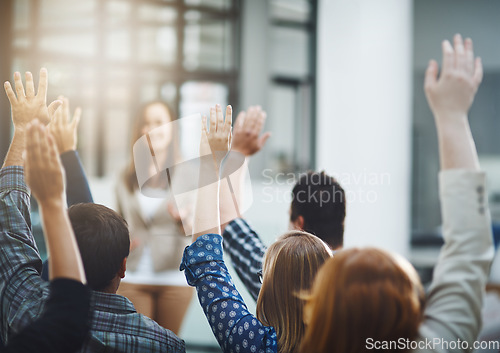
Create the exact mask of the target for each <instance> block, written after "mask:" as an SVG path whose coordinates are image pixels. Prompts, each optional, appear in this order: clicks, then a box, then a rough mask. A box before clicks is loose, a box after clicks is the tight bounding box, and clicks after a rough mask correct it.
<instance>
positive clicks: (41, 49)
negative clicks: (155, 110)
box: [11, 0, 240, 176]
mask: <svg viewBox="0 0 500 353" xmlns="http://www.w3.org/2000/svg"><path fill="white" fill-rule="evenodd" d="M239 9H240V1H239V0H135V1H134V0H86V1H77V0H16V1H13V11H14V17H13V18H14V20H13V38H12V46H13V48H12V50H13V51H12V54H13V55H12V56H13V57H12V70H11V71H21V72H24V71H28V70H29V71H33V72H34V73H35V76H37V75H36V72H37V71H38V69H39V68H40V67H42V66H45V67H47V69H48V70H49V100H53V99H55V98H56V97H57V96H58V95H59V94H63V95H65V96H67V97H68V98H69V99H70V103H71V105H72V107H73V108H74V107H76V106H81V107H82V109H83V115H82V120H81V123H80V129H79V151H80V155H81V158H82V160H83V163H84V165H85V168H86V170H87V173H88V174H89V175H91V176H106V175H111V174H114V173H116V171H117V170H120V169H121V168H122V167H123V165H124V164H125V163H126V160H127V158H128V155H129V149H130V146H129V144H130V141H129V128H130V125H131V121H132V119H133V118H134V114H135V112H136V110H137V109H138V107H139V106H140V104H141V103H143V102H146V101H149V100H154V99H163V100H164V101H166V102H167V103H168V104H169V105H170V107H171V109H172V111H173V113H174V115H176V116H179V117H181V116H183V114H186V113H187V112H186V110H188V109H192V105H191V104H192V103H193V102H195V101H196V103H197V104H196V109H198V112H201V111H204V110H207V109H208V107H209V105H213V104H215V103H218V102H220V103H224V104H226V103H227V102H231V103H232V104H233V105H235V104H237V95H236V89H235V88H236V85H237V79H238V69H239V68H238V65H239V51H240V50H239V38H238V36H239V15H240V14H239ZM211 88H215V91H214V92H215V93H214V94H206V93H204V92H208V91H210V89H211ZM188 107H189V108H188Z"/></svg>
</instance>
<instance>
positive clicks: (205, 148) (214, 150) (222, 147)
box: [200, 104, 233, 169]
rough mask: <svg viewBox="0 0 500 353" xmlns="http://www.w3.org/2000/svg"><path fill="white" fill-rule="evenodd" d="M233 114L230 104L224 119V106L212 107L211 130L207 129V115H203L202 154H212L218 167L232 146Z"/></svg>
mask: <svg viewBox="0 0 500 353" xmlns="http://www.w3.org/2000/svg"><path fill="white" fill-rule="evenodd" d="M232 116H233V109H232V108H231V106H230V105H228V106H227V107H226V120H224V116H223V114H222V108H221V106H220V105H219V104H217V106H216V107H215V108H210V130H207V117H206V116H205V115H203V116H202V119H201V125H202V132H201V141H200V156H204V155H208V154H212V157H213V158H214V162H215V164H216V167H217V169H218V168H219V167H220V164H221V162H222V160H223V159H224V157H225V156H226V153H227V152H228V151H229V149H230V148H231V130H232V129H231V124H232V122H233V118H232Z"/></svg>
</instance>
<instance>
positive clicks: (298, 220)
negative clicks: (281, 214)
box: [292, 215, 304, 230]
mask: <svg viewBox="0 0 500 353" xmlns="http://www.w3.org/2000/svg"><path fill="white" fill-rule="evenodd" d="M292 223H293V226H294V227H295V229H299V230H304V217H302V215H298V216H297V218H296V219H295V221H293V222H292Z"/></svg>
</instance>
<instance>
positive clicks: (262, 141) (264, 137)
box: [259, 132, 271, 148]
mask: <svg viewBox="0 0 500 353" xmlns="http://www.w3.org/2000/svg"><path fill="white" fill-rule="evenodd" d="M270 137H271V133H270V132H266V133H265V134H264V135H262V136H261V137H260V138H259V146H260V147H261V148H262V147H263V146H264V145H265V144H266V141H267V140H268V139H269V138H270Z"/></svg>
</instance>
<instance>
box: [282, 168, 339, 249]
mask: <svg viewBox="0 0 500 353" xmlns="http://www.w3.org/2000/svg"><path fill="white" fill-rule="evenodd" d="M345 214H346V199H345V192H344V189H343V188H342V187H341V186H340V184H339V183H338V182H337V181H336V180H335V179H334V178H333V177H330V176H328V175H327V174H325V172H321V173H313V172H309V173H307V174H304V175H302V176H301V177H300V179H299V180H298V181H297V183H296V184H295V186H294V188H293V190H292V206H291V214H290V219H291V221H292V222H294V221H295V220H296V219H297V218H298V217H299V216H302V217H303V218H304V226H303V227H302V229H303V230H304V231H306V232H309V233H312V234H314V235H316V236H318V237H319V238H321V239H322V240H323V241H324V242H326V243H327V244H328V245H329V246H330V247H331V248H332V249H336V248H339V247H342V245H343V244H344V219H345Z"/></svg>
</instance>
